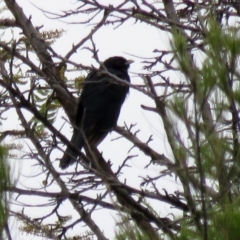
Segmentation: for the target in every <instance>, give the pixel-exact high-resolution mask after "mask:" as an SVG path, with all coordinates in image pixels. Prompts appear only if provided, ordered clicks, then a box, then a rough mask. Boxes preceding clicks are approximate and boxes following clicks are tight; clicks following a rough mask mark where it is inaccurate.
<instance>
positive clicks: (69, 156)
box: [59, 130, 84, 169]
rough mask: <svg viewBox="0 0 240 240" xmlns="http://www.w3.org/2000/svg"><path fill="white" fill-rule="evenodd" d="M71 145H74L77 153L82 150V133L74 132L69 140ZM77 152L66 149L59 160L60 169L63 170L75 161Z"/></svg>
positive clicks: (69, 148)
mask: <svg viewBox="0 0 240 240" xmlns="http://www.w3.org/2000/svg"><path fill="white" fill-rule="evenodd" d="M71 143H72V145H74V146H75V147H76V148H77V149H78V150H79V151H80V150H81V149H82V147H83V144H84V138H83V136H82V133H81V132H80V131H79V130H74V133H73V136H72V139H71ZM78 155H79V154H78V152H77V151H74V150H73V149H72V148H71V147H67V149H66V151H65V153H64V155H63V157H62V158H61V159H60V164H59V166H60V168H61V169H65V168H67V167H68V166H69V165H71V164H72V163H74V162H76V161H77V157H78Z"/></svg>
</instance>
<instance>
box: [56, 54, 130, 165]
mask: <svg viewBox="0 0 240 240" xmlns="http://www.w3.org/2000/svg"><path fill="white" fill-rule="evenodd" d="M132 62H133V61H132V60H126V59H125V58H123V57H111V58H108V59H107V60H105V61H104V62H103V65H104V67H105V68H106V70H107V71H108V72H109V73H110V74H113V75H115V76H116V77H118V78H120V79H121V80H124V81H126V82H130V78H129V75H128V68H129V66H130V64H131V63H132ZM104 71H105V69H104V68H103V67H100V68H99V69H98V70H97V71H92V72H90V73H89V74H88V76H87V78H86V80H85V82H84V86H83V90H82V94H81V96H80V99H79V103H78V109H77V114H76V119H75V121H76V122H75V127H74V131H73V136H72V139H71V143H72V144H73V145H74V146H75V147H76V148H77V149H79V150H81V149H82V147H84V145H85V143H86V142H87V143H88V144H89V146H90V147H96V146H97V145H98V144H99V143H100V142H101V141H102V140H103V139H104V138H105V137H106V135H107V134H108V132H110V131H111V130H112V128H113V127H114V126H115V125H116V124H117V120H118V116H119V113H120V110H121V106H122V104H123V102H124V100H125V98H126V95H127V93H128V91H129V86H127V85H124V84H121V82H118V81H117V80H116V79H114V77H111V76H109V75H108V74H107V73H104ZM77 157H78V153H77V152H76V151H74V149H73V148H71V147H67V150H66V151H65V153H64V155H63V157H62V159H61V160H60V167H61V168H62V169H65V168H67V167H68V166H69V165H70V164H72V163H74V162H75V161H76V160H77Z"/></svg>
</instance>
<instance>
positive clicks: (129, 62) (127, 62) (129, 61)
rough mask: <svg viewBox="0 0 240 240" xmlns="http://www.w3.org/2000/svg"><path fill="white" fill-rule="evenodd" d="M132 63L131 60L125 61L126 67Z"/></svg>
mask: <svg viewBox="0 0 240 240" xmlns="http://www.w3.org/2000/svg"><path fill="white" fill-rule="evenodd" d="M133 62H134V61H133V60H127V61H126V65H130V64H131V63H133Z"/></svg>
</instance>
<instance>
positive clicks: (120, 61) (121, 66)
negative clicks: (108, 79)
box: [103, 56, 134, 71]
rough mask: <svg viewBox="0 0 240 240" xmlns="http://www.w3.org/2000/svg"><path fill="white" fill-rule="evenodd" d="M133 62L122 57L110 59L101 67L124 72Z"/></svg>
mask: <svg viewBox="0 0 240 240" xmlns="http://www.w3.org/2000/svg"><path fill="white" fill-rule="evenodd" d="M133 62H134V61H133V60H127V59H125V58H123V57H118V56H116V57H110V58H108V59H107V60H105V61H104V62H103V65H104V66H105V67H106V68H107V69H109V68H111V69H116V70H125V71H127V70H128V68H129V66H130V64H131V63H133Z"/></svg>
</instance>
